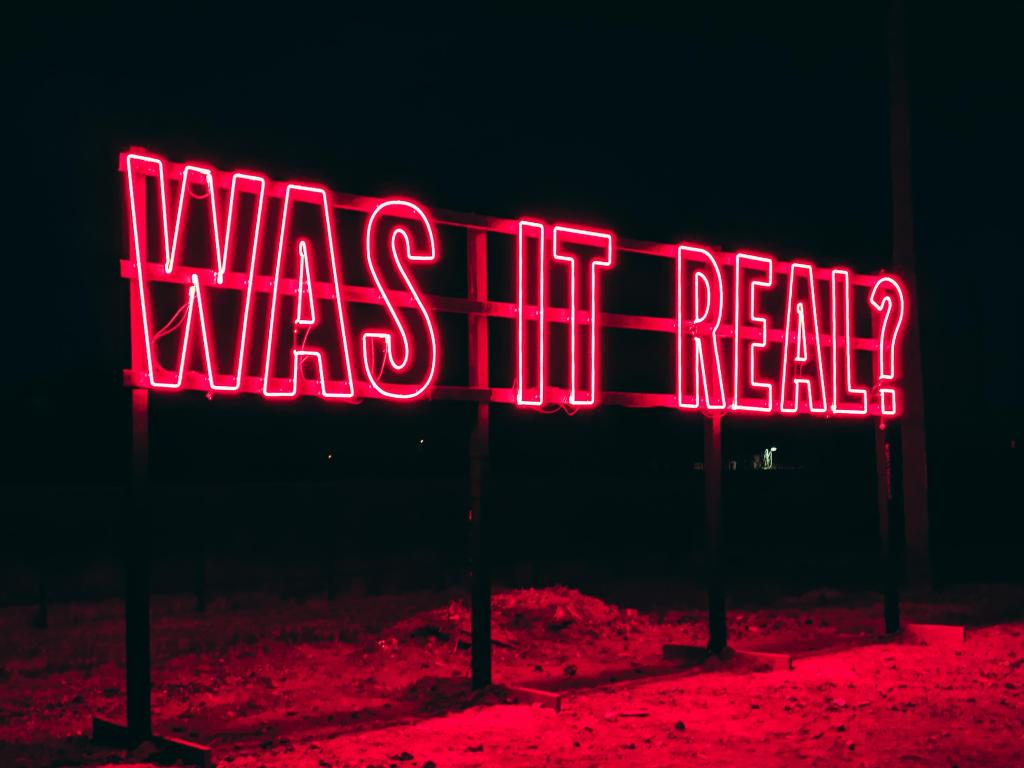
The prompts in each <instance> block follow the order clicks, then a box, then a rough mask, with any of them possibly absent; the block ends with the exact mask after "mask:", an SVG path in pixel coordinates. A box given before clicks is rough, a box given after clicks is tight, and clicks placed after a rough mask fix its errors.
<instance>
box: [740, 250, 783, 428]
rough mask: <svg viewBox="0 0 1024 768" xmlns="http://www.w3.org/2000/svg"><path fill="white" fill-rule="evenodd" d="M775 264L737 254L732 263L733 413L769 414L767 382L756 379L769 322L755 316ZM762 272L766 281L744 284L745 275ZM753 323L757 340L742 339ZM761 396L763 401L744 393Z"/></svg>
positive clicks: (765, 259)
mask: <svg viewBox="0 0 1024 768" xmlns="http://www.w3.org/2000/svg"><path fill="white" fill-rule="evenodd" d="M774 266H775V262H774V261H773V260H772V259H769V258H767V257H765V256H755V255H753V254H749V253H737V254H736V259H735V261H734V263H733V287H734V300H733V315H734V322H733V332H732V334H733V342H732V348H733V353H732V409H733V410H734V411H754V412H757V413H771V412H772V404H773V401H772V392H773V391H774V388H773V386H772V383H771V382H770V381H766V380H763V379H761V378H759V377H758V374H757V370H758V366H757V359H758V355H759V353H760V352H761V350H763V349H764V348H765V347H767V346H768V318H766V317H765V316H764V315H761V314H760V313H759V312H758V309H757V306H758V301H757V300H758V297H759V296H760V295H761V291H762V290H765V289H768V288H771V287H772V285H774V282H775V271H774ZM754 271H757V272H762V273H763V274H764V275H765V277H764V278H763V279H761V280H757V279H755V278H753V277H751V279H750V282H749V283H746V282H745V280H746V276H747V273H748V272H754ZM747 323H753V324H754V325H755V326H757V327H758V328H759V329H760V330H759V332H758V334H757V340H756V341H752V340H749V339H746V338H744V335H743V329H744V327H745V326H746V325H747ZM754 392H763V393H764V397H763V398H757V397H754V396H751V395H749V394H747V393H754Z"/></svg>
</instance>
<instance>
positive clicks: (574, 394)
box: [551, 226, 615, 406]
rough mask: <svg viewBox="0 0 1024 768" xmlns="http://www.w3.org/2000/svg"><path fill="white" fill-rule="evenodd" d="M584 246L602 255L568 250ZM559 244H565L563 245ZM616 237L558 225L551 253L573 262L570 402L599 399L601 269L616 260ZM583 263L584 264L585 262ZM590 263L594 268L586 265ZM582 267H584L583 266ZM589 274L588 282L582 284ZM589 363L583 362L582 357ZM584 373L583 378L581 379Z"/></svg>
mask: <svg viewBox="0 0 1024 768" xmlns="http://www.w3.org/2000/svg"><path fill="white" fill-rule="evenodd" d="M571 244H575V245H582V246H589V247H596V248H598V249H600V251H601V256H600V257H593V256H589V257H584V256H582V255H581V254H579V253H573V252H571V251H566V250H564V249H563V248H564V246H566V245H571ZM559 246H563V248H560V247H559ZM614 253H615V245H614V239H613V237H612V235H611V233H609V232H598V231H596V230H591V229H578V228H576V227H565V226H556V227H555V230H554V237H553V244H552V248H551V256H552V258H553V259H555V261H561V262H565V263H566V264H568V265H569V271H570V274H569V350H570V352H569V404H570V405H577V406H581V405H594V404H595V403H596V402H597V388H598V374H597V371H598V366H597V350H598V344H597V336H598V307H599V306H600V304H599V302H598V279H597V271H598V269H602V268H603V269H608V268H609V267H611V266H612V263H613V261H614ZM581 262H582V263H583V264H581ZM587 262H589V265H590V269H586V267H585V266H583V265H584V264H586V263H587ZM581 267H582V268H581ZM584 274H586V275H587V278H586V279H587V283H586V285H585V286H584V285H582V284H581V279H582V277H583V275H584ZM581 293H587V294H589V296H590V306H589V309H588V311H587V314H586V316H585V317H583V318H581V317H580V316H579V307H578V303H579V302H578V298H577V297H578V296H579V294H581ZM584 357H585V358H586V360H587V361H588V362H583V360H582V358H584ZM581 376H583V379H582V380H581V378H580V377H581Z"/></svg>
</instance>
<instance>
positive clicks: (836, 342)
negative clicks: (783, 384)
mask: <svg viewBox="0 0 1024 768" xmlns="http://www.w3.org/2000/svg"><path fill="white" fill-rule="evenodd" d="M829 283H830V287H831V289H832V301H831V306H832V413H836V414H846V415H858V416H859V415H864V414H866V413H867V412H868V391H867V390H866V389H865V388H863V387H857V386H854V383H853V382H854V366H853V317H852V315H851V311H852V308H851V306H850V272H849V270H846V269H833V270H832V277H831V279H830V281H829ZM840 325H841V326H842V327H841V328H840ZM840 381H841V382H842V383H841V384H840Z"/></svg>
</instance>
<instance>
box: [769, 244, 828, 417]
mask: <svg viewBox="0 0 1024 768" xmlns="http://www.w3.org/2000/svg"><path fill="white" fill-rule="evenodd" d="M800 281H802V282H803V283H804V284H805V286H806V298H804V299H798V298H797V284H798V282H800ZM814 282H815V279H814V267H813V266H812V265H810V264H804V263H800V262H793V263H792V264H791V265H790V267H789V283H788V290H787V292H786V330H785V335H784V336H783V341H782V382H781V383H780V385H779V389H780V391H781V393H782V402H781V404H780V409H781V411H782V412H783V413H796V412H798V411H799V410H800V408H801V399H800V392H801V391H804V392H806V394H807V405H806V408H807V410H809V411H810V412H811V413H824V412H825V410H826V408H827V407H828V403H827V401H826V398H825V369H824V361H823V360H822V356H821V330H820V329H819V327H818V300H817V298H816V296H815V292H814ZM808 307H810V309H808ZM808 314H810V316H811V322H810V325H811V334H812V338H813V340H814V343H813V344H809V343H808V339H807V333H808V331H807V315H808ZM794 316H795V317H796V328H795V331H796V333H795V335H796V341H795V343H792V339H793V334H792V333H791V331H793V330H794V328H793V318H794ZM796 363H799V365H795V364H796Z"/></svg>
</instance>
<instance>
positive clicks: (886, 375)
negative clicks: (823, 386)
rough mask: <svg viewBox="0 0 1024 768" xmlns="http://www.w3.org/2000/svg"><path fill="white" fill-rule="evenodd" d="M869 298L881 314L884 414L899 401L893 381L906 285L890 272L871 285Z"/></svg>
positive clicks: (879, 369) (880, 393) (894, 409)
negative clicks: (890, 274)
mask: <svg viewBox="0 0 1024 768" xmlns="http://www.w3.org/2000/svg"><path fill="white" fill-rule="evenodd" d="M868 301H869V302H870V303H871V306H872V307H874V309H875V310H876V311H877V312H879V313H880V314H881V319H880V322H879V331H878V358H877V363H876V369H877V375H878V384H877V390H878V398H879V410H880V411H881V413H882V415H883V416H895V415H896V413H897V412H898V403H897V401H896V389H895V388H894V387H893V386H891V385H892V384H893V383H894V382H895V381H896V378H897V376H898V371H897V367H896V343H897V339H898V338H899V335H900V332H901V331H902V330H903V311H904V307H905V306H906V299H905V297H904V293H903V286H902V285H900V283H899V282H898V281H897V280H896V279H895V278H894V277H891V276H889V275H885V276H883V277H880V278H878V280H877V282H875V285H874V287H873V288H872V289H871V296H870V297H869V299H868Z"/></svg>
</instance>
